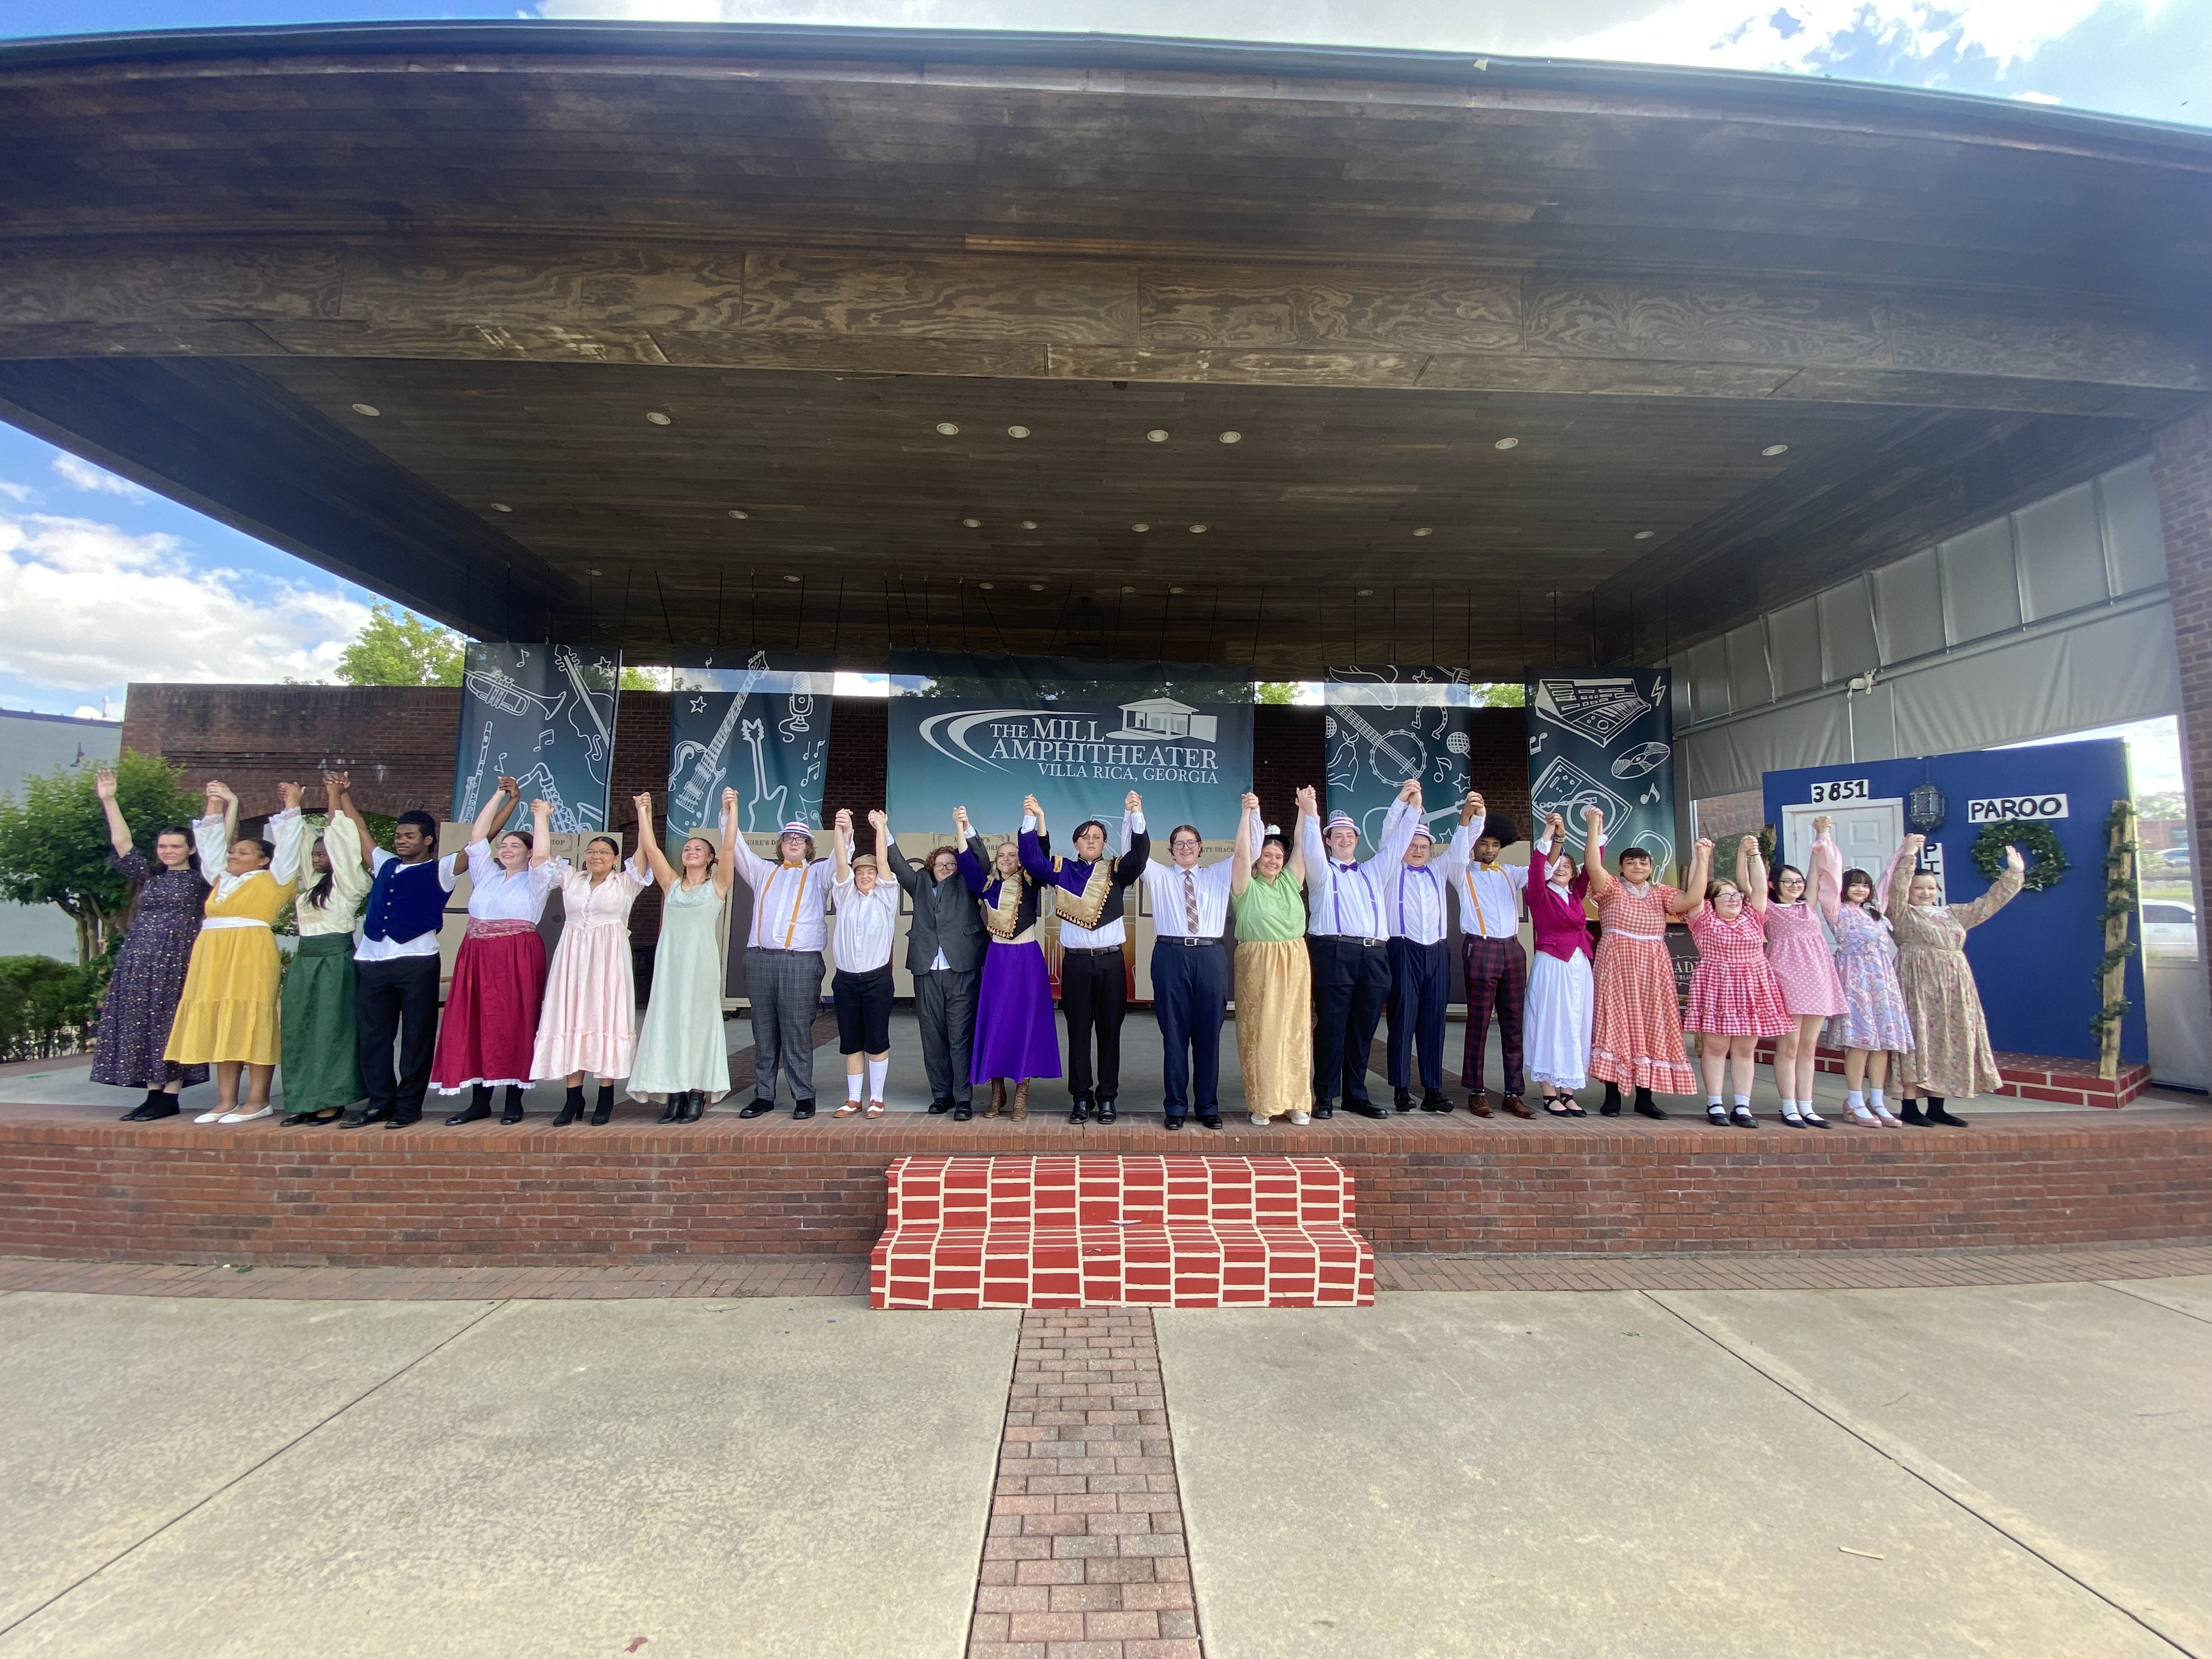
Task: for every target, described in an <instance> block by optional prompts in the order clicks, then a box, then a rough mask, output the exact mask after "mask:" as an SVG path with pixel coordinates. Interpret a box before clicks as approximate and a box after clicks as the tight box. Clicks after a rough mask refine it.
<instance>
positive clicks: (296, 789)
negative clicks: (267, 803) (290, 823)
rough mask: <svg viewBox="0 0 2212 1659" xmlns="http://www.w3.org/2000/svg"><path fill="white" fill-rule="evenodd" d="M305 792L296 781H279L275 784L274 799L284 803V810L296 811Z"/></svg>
mask: <svg viewBox="0 0 2212 1659" xmlns="http://www.w3.org/2000/svg"><path fill="white" fill-rule="evenodd" d="M306 795H307V791H306V790H304V789H302V788H301V787H300V786H299V785H298V784H296V783H280V784H278V785H277V786H276V799H279V800H281V801H283V803H284V810H285V811H288V812H296V811H299V810H300V802H301V799H303V798H304V797H305V796H306Z"/></svg>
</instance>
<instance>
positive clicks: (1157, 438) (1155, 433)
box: [1145, 426, 1168, 444]
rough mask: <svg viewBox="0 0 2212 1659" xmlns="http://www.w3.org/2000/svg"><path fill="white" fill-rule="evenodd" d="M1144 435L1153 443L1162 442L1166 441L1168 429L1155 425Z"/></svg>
mask: <svg viewBox="0 0 2212 1659" xmlns="http://www.w3.org/2000/svg"><path fill="white" fill-rule="evenodd" d="M1145 436H1146V438H1147V439H1149V440H1151V441H1152V442H1153V443H1156V444H1164V443H1165V442H1166V441H1168V429H1167V428H1165V427H1164V426H1156V427H1154V428H1152V430H1151V431H1150V432H1147V433H1146V434H1145Z"/></svg>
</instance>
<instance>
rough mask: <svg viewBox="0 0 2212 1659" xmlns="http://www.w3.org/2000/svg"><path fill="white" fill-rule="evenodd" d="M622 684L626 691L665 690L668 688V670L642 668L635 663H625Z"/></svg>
mask: <svg viewBox="0 0 2212 1659" xmlns="http://www.w3.org/2000/svg"><path fill="white" fill-rule="evenodd" d="M621 684H622V689H623V690H625V691H665V690H668V671H667V670H666V669H665V668H640V667H639V666H637V665H635V663H629V664H625V665H623V671H622V682H621Z"/></svg>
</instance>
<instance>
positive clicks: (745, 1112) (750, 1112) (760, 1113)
mask: <svg viewBox="0 0 2212 1659" xmlns="http://www.w3.org/2000/svg"><path fill="white" fill-rule="evenodd" d="M774 1110H775V1102H774V1101H772V1100H763V1099H762V1098H761V1097H759V1096H757V1095H756V1096H754V1097H753V1098H752V1099H750V1100H749V1101H747V1102H746V1103H744V1105H742V1106H740V1107H738V1116H739V1117H766V1116H767V1115H769V1113H770V1112H772V1111H774Z"/></svg>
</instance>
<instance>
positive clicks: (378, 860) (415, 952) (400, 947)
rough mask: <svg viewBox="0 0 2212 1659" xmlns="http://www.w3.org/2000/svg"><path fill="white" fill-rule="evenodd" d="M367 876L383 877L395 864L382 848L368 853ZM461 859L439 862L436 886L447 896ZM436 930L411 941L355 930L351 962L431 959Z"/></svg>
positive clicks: (451, 857) (456, 855) (454, 855)
mask: <svg viewBox="0 0 2212 1659" xmlns="http://www.w3.org/2000/svg"><path fill="white" fill-rule="evenodd" d="M368 856H369V859H370V860H371V869H370V874H371V875H372V876H375V875H380V874H382V873H383V871H384V866H386V865H387V864H391V863H393V862H395V860H394V858H393V856H392V854H390V853H387V852H386V851H385V850H384V849H383V848H381V847H377V848H371V849H370V850H369V854H368ZM460 862H461V855H460V854H459V853H448V854H446V856H445V857H443V858H441V859H440V860H438V885H439V886H441V887H442V888H444V889H445V890H447V892H449V893H450V892H452V891H453V883H454V882H455V881H456V880H458V879H459V873H460ZM438 931H439V930H438V929H437V928H435V927H433V928H432V929H431V930H430V931H429V932H428V933H418V934H416V936H415V937H414V938H413V939H371V938H369V936H368V934H366V933H362V932H361V931H360V930H359V929H358V928H356V930H355V933H354V947H353V959H354V960H355V961H356V962H397V961H398V960H399V959H400V958H401V957H435V956H436V955H437V954H438Z"/></svg>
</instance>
